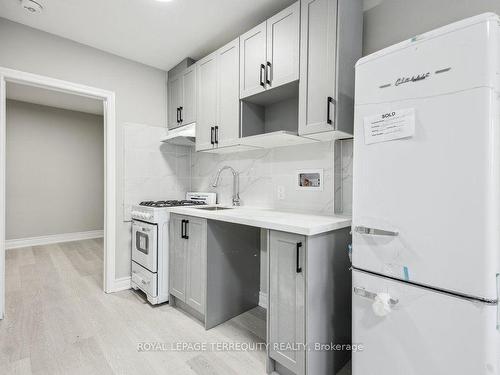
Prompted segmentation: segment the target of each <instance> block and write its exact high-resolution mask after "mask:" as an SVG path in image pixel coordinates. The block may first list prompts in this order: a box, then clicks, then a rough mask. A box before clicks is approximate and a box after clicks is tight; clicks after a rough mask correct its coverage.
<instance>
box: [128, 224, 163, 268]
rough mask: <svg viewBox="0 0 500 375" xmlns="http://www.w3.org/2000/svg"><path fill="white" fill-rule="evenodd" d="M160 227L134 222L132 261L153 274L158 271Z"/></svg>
mask: <svg viewBox="0 0 500 375" xmlns="http://www.w3.org/2000/svg"><path fill="white" fill-rule="evenodd" d="M157 238H158V227H157V226H156V225H154V224H148V223H143V222H141V221H132V260H133V261H134V262H136V263H138V264H140V265H141V266H143V267H144V268H147V269H148V270H150V271H151V272H156V271H157V259H156V257H157V254H158V251H157V249H158V241H157Z"/></svg>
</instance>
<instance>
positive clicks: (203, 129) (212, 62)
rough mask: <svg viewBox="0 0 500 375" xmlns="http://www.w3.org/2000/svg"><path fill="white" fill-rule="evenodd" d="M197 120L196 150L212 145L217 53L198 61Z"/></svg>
mask: <svg viewBox="0 0 500 375" xmlns="http://www.w3.org/2000/svg"><path fill="white" fill-rule="evenodd" d="M197 65H198V120H197V122H196V151H203V150H208V149H211V148H213V147H214V127H215V124H216V122H217V53H216V52H214V53H212V54H210V55H208V56H207V57H205V58H203V59H201V60H200V61H198V64H197Z"/></svg>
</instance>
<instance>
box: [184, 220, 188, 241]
mask: <svg viewBox="0 0 500 375" xmlns="http://www.w3.org/2000/svg"><path fill="white" fill-rule="evenodd" d="M184 221H185V223H184V238H185V239H186V240H188V239H189V234H188V231H189V227H188V225H189V220H184Z"/></svg>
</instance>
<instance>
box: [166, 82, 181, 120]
mask: <svg viewBox="0 0 500 375" xmlns="http://www.w3.org/2000/svg"><path fill="white" fill-rule="evenodd" d="M167 86H168V128H169V129H173V128H176V127H178V126H180V125H181V124H180V122H179V121H178V120H179V113H178V108H180V107H181V106H182V95H183V94H182V75H178V76H175V77H173V78H171V79H169V80H168V83H167Z"/></svg>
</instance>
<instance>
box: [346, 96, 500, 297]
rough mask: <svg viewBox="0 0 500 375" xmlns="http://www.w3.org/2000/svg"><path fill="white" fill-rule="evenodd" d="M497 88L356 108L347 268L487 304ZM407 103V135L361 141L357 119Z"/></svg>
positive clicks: (492, 261)
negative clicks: (410, 116) (411, 121)
mask: <svg viewBox="0 0 500 375" xmlns="http://www.w3.org/2000/svg"><path fill="white" fill-rule="evenodd" d="M497 103H498V98H497V93H496V92H494V91H493V90H492V89H490V88H476V89H472V90H467V91H461V92H457V93H454V94H449V95H440V96H436V97H429V98H420V99H407V100H402V101H393V102H387V103H381V104H380V103H379V104H366V105H358V106H356V114H355V131H354V167H353V168H354V170H353V183H354V189H353V265H354V266H355V267H356V268H360V269H364V270H369V271H372V272H375V273H379V274H384V275H389V276H391V277H395V278H398V279H402V280H410V281H413V282H415V283H418V284H423V285H429V286H432V287H435V288H438V289H443V290H450V291H455V292H457V293H461V294H466V295H471V296H477V297H481V298H484V299H491V300H496V298H497V297H496V274H497V273H498V272H499V259H498V253H499V250H498V249H500V241H499V234H500V230H499V228H500V224H499V223H500V221H499V213H500V205H499V198H498V197H499V193H500V186H499V182H500V174H499V161H500V157H499V153H498V151H499V144H500V142H499V136H500V134H499V127H498V117H499V116H498V109H497ZM408 108H410V109H414V111H415V112H414V113H415V133H414V135H413V136H411V137H408V138H403V139H397V140H392V141H387V142H380V143H373V144H366V143H365V134H364V119H365V118H366V117H371V116H373V115H377V114H380V113H388V112H392V111H397V110H401V109H408Z"/></svg>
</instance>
